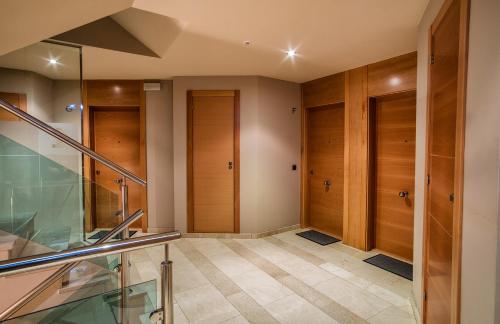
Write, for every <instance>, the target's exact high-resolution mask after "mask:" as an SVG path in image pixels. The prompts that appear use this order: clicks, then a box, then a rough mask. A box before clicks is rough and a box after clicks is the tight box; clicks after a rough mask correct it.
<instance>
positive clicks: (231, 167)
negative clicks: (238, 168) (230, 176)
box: [227, 161, 233, 170]
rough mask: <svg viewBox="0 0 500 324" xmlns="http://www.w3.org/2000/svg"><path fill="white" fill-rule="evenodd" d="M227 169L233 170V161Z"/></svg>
mask: <svg viewBox="0 0 500 324" xmlns="http://www.w3.org/2000/svg"><path fill="white" fill-rule="evenodd" d="M227 168H228V169H229V170H232V169H233V161H229V162H227Z"/></svg>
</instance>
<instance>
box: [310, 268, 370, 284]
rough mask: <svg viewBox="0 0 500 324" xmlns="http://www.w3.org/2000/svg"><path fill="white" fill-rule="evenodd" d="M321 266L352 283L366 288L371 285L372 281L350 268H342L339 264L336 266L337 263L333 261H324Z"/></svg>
mask: <svg viewBox="0 0 500 324" xmlns="http://www.w3.org/2000/svg"><path fill="white" fill-rule="evenodd" d="M320 267H321V268H322V269H325V270H326V271H328V272H330V273H332V274H334V275H336V276H337V277H340V278H342V279H345V280H347V281H349V282H351V283H352V284H354V285H356V286H358V287H360V288H362V289H364V288H367V287H368V286H370V285H371V284H372V283H371V282H370V281H368V280H366V279H364V278H361V277H359V276H356V275H355V274H354V273H352V272H350V271H348V270H345V269H344V268H341V267H339V266H336V265H335V264H333V263H330V262H328V263H324V264H322V265H320Z"/></svg>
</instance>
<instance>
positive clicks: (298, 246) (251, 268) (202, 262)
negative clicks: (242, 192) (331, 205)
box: [132, 230, 415, 324]
mask: <svg viewBox="0 0 500 324" xmlns="http://www.w3.org/2000/svg"><path fill="white" fill-rule="evenodd" d="M297 231H299V230H297ZM297 231H289V232H285V233H281V234H277V235H274V236H270V237H266V238H261V239H225V238H217V239H216V238H183V239H181V240H179V241H176V242H175V243H174V244H170V257H171V259H172V260H173V262H174V302H175V305H174V310H175V322H176V323H315V324H316V323H385V324H388V323H398V324H404V323H415V319H414V315H413V310H412V307H411V302H410V299H409V296H410V294H411V282H410V281H408V280H406V279H404V278H401V277H398V276H396V275H393V274H391V273H389V272H386V271H383V270H380V269H378V268H376V267H374V266H371V265H369V264H367V263H365V262H363V261H362V260H363V259H365V258H367V257H370V256H372V255H374V252H370V253H364V252H361V251H358V250H355V249H352V248H350V247H347V246H345V245H343V244H341V243H335V244H331V245H328V246H320V245H318V244H315V243H313V242H310V241H307V240H305V239H303V238H301V237H299V236H297V235H295V233H296V232H297ZM162 259H163V250H162V248H153V249H148V250H145V251H139V252H134V253H133V255H132V260H133V262H132V264H133V269H132V276H133V280H134V281H137V282H141V281H145V280H151V279H156V280H157V283H158V282H159V274H160V267H159V265H160V262H161V260H162ZM157 289H158V290H159V287H157Z"/></svg>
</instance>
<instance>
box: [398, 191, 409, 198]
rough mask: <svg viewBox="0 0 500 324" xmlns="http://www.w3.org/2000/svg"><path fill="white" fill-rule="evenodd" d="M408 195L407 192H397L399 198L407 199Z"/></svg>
mask: <svg viewBox="0 0 500 324" xmlns="http://www.w3.org/2000/svg"><path fill="white" fill-rule="evenodd" d="M409 195H410V194H409V193H408V191H400V192H399V198H408V196H409Z"/></svg>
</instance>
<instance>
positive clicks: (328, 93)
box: [302, 72, 345, 108]
mask: <svg viewBox="0 0 500 324" xmlns="http://www.w3.org/2000/svg"><path fill="white" fill-rule="evenodd" d="M344 95H345V94H344V72H342V73H337V74H333V75H330V76H327V77H324V78H321V79H316V80H312V81H309V82H305V83H303V84H302V100H303V106H304V107H305V108H310V107H319V106H324V105H331V104H336V103H340V102H344Z"/></svg>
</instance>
